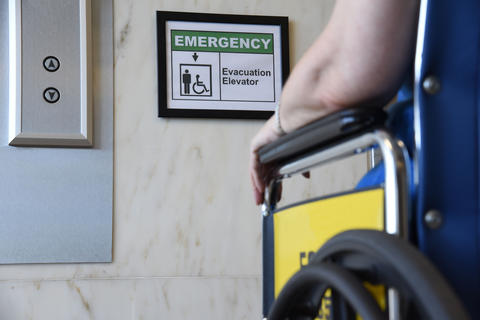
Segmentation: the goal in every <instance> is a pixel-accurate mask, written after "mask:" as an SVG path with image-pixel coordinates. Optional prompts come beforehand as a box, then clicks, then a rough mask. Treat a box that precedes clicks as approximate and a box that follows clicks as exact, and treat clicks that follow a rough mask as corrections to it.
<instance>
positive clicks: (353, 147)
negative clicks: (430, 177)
mask: <svg viewBox="0 0 480 320" xmlns="http://www.w3.org/2000/svg"><path fill="white" fill-rule="evenodd" d="M376 146H378V148H379V150H380V151H381V154H382V158H383V161H384V163H385V183H384V190H385V191H384V197H385V199H384V204H385V211H384V213H385V232H386V233H388V234H392V235H395V236H397V237H400V238H403V239H407V238H408V225H407V219H408V210H409V200H408V171H409V168H408V167H407V165H408V163H409V162H408V160H407V159H408V156H407V150H406V147H405V145H404V144H403V142H402V141H400V140H398V139H396V138H394V137H393V136H392V135H391V134H390V133H389V132H388V131H387V130H386V129H376V130H373V131H371V132H367V133H364V134H362V135H360V136H356V137H353V138H351V139H349V140H347V141H343V142H341V143H339V144H336V145H334V146H331V147H328V148H324V149H323V148H321V149H320V150H317V151H315V152H313V153H310V154H308V155H305V156H303V157H300V158H297V159H295V160H294V161H292V162H287V163H286V164H284V165H282V166H281V167H280V168H279V169H278V175H277V177H276V179H274V180H272V181H271V182H270V184H269V186H268V188H267V189H266V190H265V201H264V204H263V205H262V215H263V217H268V216H269V215H270V214H272V213H273V212H274V211H275V209H276V206H277V201H276V199H277V190H278V185H279V183H280V182H281V181H282V180H283V179H285V178H289V177H291V176H293V175H296V174H301V173H303V172H307V171H309V170H311V169H313V168H315V167H318V166H321V165H324V164H327V163H329V162H331V161H334V160H339V159H342V158H346V157H349V156H353V155H356V154H359V153H364V152H366V151H369V150H370V151H373V150H374V148H375V147H376ZM264 250H265V248H264ZM264 256H265V254H264ZM266 303H267V302H266V301H265V298H264V304H266ZM388 306H389V318H390V319H400V316H399V315H400V298H399V296H398V293H397V292H396V290H394V289H389V290H388ZM267 312H268V310H266V308H265V306H264V319H266V313H267Z"/></svg>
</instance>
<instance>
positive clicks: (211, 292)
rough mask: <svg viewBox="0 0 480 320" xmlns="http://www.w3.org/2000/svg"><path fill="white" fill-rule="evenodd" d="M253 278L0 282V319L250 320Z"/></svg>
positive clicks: (255, 289)
mask: <svg viewBox="0 0 480 320" xmlns="http://www.w3.org/2000/svg"><path fill="white" fill-rule="evenodd" d="M260 282H261V281H260V279H259V278H153V279H124V280H83V281H38V282H30V281H0V318H1V319H8V320H25V319H32V320H44V319H48V320H64V319H71V320H83V319H115V320H127V319H131V320H133V319H143V320H147V319H168V320H175V319H211V320H215V319H219V320H220V319H225V318H228V319H255V318H257V319H258V318H260V316H261V292H260V290H261V289H260V287H261V286H260Z"/></svg>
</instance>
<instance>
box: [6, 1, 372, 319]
mask: <svg viewBox="0 0 480 320" xmlns="http://www.w3.org/2000/svg"><path fill="white" fill-rule="evenodd" d="M93 1H102V0H93ZM332 6H333V0H323V1H318V0H298V1H289V0H246V1H234V0H163V1H162V0H142V1H134V0H114V37H115V38H114V52H115V66H114V72H115V84H114V88H115V160H114V167H115V183H114V185H115V187H114V188H115V190H114V242H113V243H114V252H113V263H111V264H64V265H9V266H0V319H49V320H56V319H187V318H195V319H224V318H225V317H228V318H230V319H258V318H260V315H261V217H260V213H259V210H258V208H257V207H255V205H254V203H253V198H252V194H251V190H250V185H249V178H248V174H247V163H248V161H247V160H248V146H249V140H250V139H251V138H252V136H253V135H254V134H255V132H256V131H257V130H258V129H259V128H260V126H261V125H262V121H252V120H249V121H246V120H195V119H190V120H187V119H160V118H157V116H156V114H157V98H156V97H157V81H156V37H155V11H156V10H172V11H189V12H209V13H234V14H260V15H262V14H265V15H282V16H288V17H289V18H290V39H291V63H292V65H293V64H294V63H295V61H297V60H298V59H299V57H300V56H301V54H302V52H304V51H305V50H306V48H307V47H308V45H309V43H310V42H311V41H313V39H314V38H315V36H316V34H317V33H318V32H319V31H320V30H321V29H322V28H323V27H324V25H325V23H326V21H327V19H328V16H329V15H330V13H331V10H332ZM364 160H365V159H364V158H360V159H357V160H355V161H349V162H346V163H345V162H344V163H343V164H342V165H335V166H330V167H329V168H327V169H322V170H323V171H321V172H320V175H321V178H320V179H317V180H318V181H320V182H312V181H311V180H309V181H306V182H304V184H305V185H304V186H302V187H301V188H294V189H295V190H296V191H295V193H297V195H302V194H310V193H311V192H312V186H313V185H315V183H316V184H317V186H316V187H317V188H319V189H320V190H321V192H328V191H337V190H339V189H341V188H344V187H349V186H351V185H352V184H353V183H354V181H355V180H356V179H357V178H358V177H359V176H360V175H361V174H362V173H363V172H364V171H365V166H366V162H365V161H364ZM345 166H348V167H351V168H353V170H354V171H353V172H354V175H353V176H351V175H346V174H345V173H344V172H345V170H344V168H345Z"/></svg>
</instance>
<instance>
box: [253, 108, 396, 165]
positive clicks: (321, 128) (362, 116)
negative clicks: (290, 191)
mask: <svg viewBox="0 0 480 320" xmlns="http://www.w3.org/2000/svg"><path fill="white" fill-rule="evenodd" d="M386 118H387V115H386V113H385V112H384V111H383V109H382V108H379V107H357V108H352V109H346V110H341V111H338V112H335V113H332V114H330V115H328V116H326V117H323V118H321V119H319V120H317V121H314V122H312V123H310V124H308V125H306V126H304V127H302V128H300V129H298V130H296V131H293V132H291V133H289V134H287V135H285V136H283V137H281V138H280V139H278V140H276V141H274V142H272V143H270V144H268V145H266V146H264V147H262V148H261V149H260V150H259V151H258V155H259V158H260V162H261V163H264V164H266V163H277V162H283V161H287V160H289V159H293V158H296V157H298V156H301V155H304V154H306V153H308V152H310V151H312V150H313V149H318V148H322V147H326V146H328V145H330V144H332V143H336V142H338V141H340V140H343V139H345V138H348V137H350V136H353V135H355V134H358V133H361V132H365V131H367V130H370V129H373V128H376V127H379V126H382V125H384V123H385V120H386Z"/></svg>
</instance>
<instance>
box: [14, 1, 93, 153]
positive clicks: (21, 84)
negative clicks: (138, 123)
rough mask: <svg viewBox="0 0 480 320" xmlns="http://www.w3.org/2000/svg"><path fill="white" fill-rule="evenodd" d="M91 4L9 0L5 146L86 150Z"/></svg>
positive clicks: (89, 132) (89, 137) (89, 112)
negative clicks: (6, 133) (77, 148)
mask: <svg viewBox="0 0 480 320" xmlns="http://www.w3.org/2000/svg"><path fill="white" fill-rule="evenodd" d="M90 51H91V0H42V1H38V0H9V59H10V69H9V86H10V90H9V144H10V145H11V146H30V147H35V146H38V147H92V146H93V132H92V127H93V126H92V122H93V119H92V87H91V86H92V79H91V75H92V70H91V52H90Z"/></svg>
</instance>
